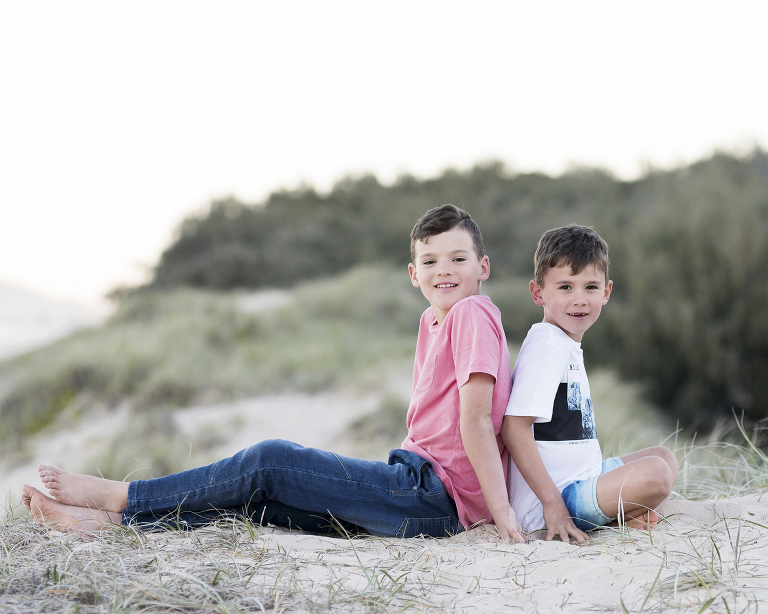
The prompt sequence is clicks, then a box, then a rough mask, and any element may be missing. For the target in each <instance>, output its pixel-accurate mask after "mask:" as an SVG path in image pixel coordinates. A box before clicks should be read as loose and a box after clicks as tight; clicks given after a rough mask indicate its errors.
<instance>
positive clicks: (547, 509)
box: [501, 415, 589, 544]
mask: <svg viewBox="0 0 768 614" xmlns="http://www.w3.org/2000/svg"><path fill="white" fill-rule="evenodd" d="M535 419H536V418H535V417H533V416H510V415H507V416H504V423H503V424H502V427H501V437H502V439H503V440H504V445H505V446H507V450H509V453H510V455H511V456H512V460H513V461H514V462H515V465H516V466H517V468H518V470H519V471H520V474H521V475H522V476H523V478H524V479H525V481H526V482H527V483H528V486H530V487H531V490H532V491H533V492H534V494H535V495H536V496H537V497H538V498H539V501H541V506H542V508H543V513H544V523H545V524H546V525H547V536H546V540H547V541H549V540H551V539H552V538H553V537H554V536H555V535H559V536H560V540H561V541H563V542H565V543H568V542H569V541H570V537H574V538H576V541H577V542H579V543H580V544H583V543H584V542H585V541H586V540H588V539H589V537H588V536H587V534H586V533H584V532H583V531H580V530H579V529H578V528H576V525H575V524H573V520H571V517H570V514H569V513H568V508H567V507H565V503H564V502H563V496H562V495H561V494H560V491H559V490H558V488H557V486H555V483H554V482H553V481H552V478H551V477H550V476H549V473H548V472H547V469H546V467H545V466H544V461H542V460H541V454H540V453H539V447H538V446H537V445H536V440H535V439H534V438H533V433H532V432H531V425H532V424H533V422H534V420H535Z"/></svg>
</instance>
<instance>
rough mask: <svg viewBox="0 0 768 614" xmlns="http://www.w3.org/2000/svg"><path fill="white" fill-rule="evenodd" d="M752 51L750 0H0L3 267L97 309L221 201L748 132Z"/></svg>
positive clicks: (738, 147)
mask: <svg viewBox="0 0 768 614" xmlns="http://www.w3.org/2000/svg"><path fill="white" fill-rule="evenodd" d="M767 58H768V3H765V2H763V1H753V2H750V1H743V2H711V1H706V0H699V1H696V2H668V1H664V2H654V1H651V2H648V1H646V2H643V3H625V2H615V0H610V1H605V2H578V1H573V2H525V3H523V2H511V1H504V2H482V1H481V2H467V1H464V2H451V1H445V0H443V1H440V2H429V1H419V2H413V1H412V0H409V1H407V2H398V1H392V0H390V1H388V2H359V1H358V0H354V1H350V2H338V1H335V0H326V1H324V2H317V1H316V0H312V1H308V2H290V1H283V2H271V3H265V2H256V1H249V2H231V1H226V0H224V1H220V2H208V3H201V2H192V1H190V0H185V1H184V2H175V1H167V2H158V1H156V0H152V1H151V2H141V1H131V2H127V1H126V2H103V1H102V0H99V1H97V2H73V1H68V2H58V1H57V2H10V1H2V2H0V87H1V88H2V90H1V91H0V207H2V217H1V218H0V281H2V282H5V283H12V284H16V285H20V286H23V287H25V288H27V289H32V290H35V291H38V292H40V293H43V294H45V295H47V296H51V297H59V298H66V299H70V300H74V301H78V302H81V303H87V304H90V305H97V304H99V301H100V297H101V296H102V295H103V294H104V293H105V292H106V291H108V290H109V289H111V288H112V287H114V286H116V285H118V284H122V283H128V284H131V283H136V282H139V281H142V280H144V279H145V278H146V275H147V270H148V269H149V268H150V267H151V266H152V265H153V264H154V263H156V261H157V258H158V256H159V254H160V252H161V251H162V249H163V248H164V247H166V246H167V245H168V244H169V242H170V241H171V239H172V237H173V231H174V229H175V227H176V226H177V225H178V223H179V222H180V221H181V219H182V218H183V217H185V216H186V215H188V214H190V213H191V212H194V211H198V210H201V209H202V208H204V207H205V206H206V205H207V204H208V203H209V202H210V200H211V199H213V198H221V197H224V196H227V195H231V194H232V195H235V196H237V197H238V198H240V199H244V200H246V201H251V202H257V201H261V200H262V199H263V198H264V197H265V196H266V195H267V194H268V193H269V192H270V191H272V190H274V189H277V188H281V187H288V188H293V187H297V186H298V185H300V184H301V183H302V182H307V183H311V184H314V185H315V186H317V187H319V188H320V189H327V188H329V187H330V186H331V185H332V184H333V183H334V182H335V181H336V180H338V179H340V178H342V177H343V176H345V175H348V174H359V173H363V172H369V171H371V172H374V173H375V174H377V175H378V176H379V178H380V179H381V180H382V181H385V182H389V181H392V180H393V179H394V178H395V177H397V175H398V174H399V173H402V172H410V173H413V174H415V175H417V176H421V177H426V176H433V175H435V174H437V173H439V172H440V171H441V170H442V169H444V168H446V167H449V166H450V167H457V168H460V169H462V168H467V167H469V166H471V165H472V164H474V163H476V162H478V161H483V160H488V159H491V158H494V159H500V160H502V161H504V162H505V163H506V164H507V165H508V167H509V168H510V169H512V170H521V171H530V170H543V171H546V172H550V173H559V172H561V171H562V170H564V169H566V168H568V166H569V165H572V164H586V165H597V166H601V167H605V168H608V169H611V170H613V171H614V172H615V173H616V174H618V175H620V176H622V177H627V178H632V177H637V176H638V175H639V174H640V173H641V172H642V169H643V168H645V165H647V164H649V163H650V164H653V165H655V166H660V167H670V166H673V165H676V164H680V163H684V162H690V161H692V160H695V159H698V158H701V157H704V156H707V155H709V154H710V153H711V152H712V151H713V150H714V149H715V148H724V149H727V150H730V151H735V152H745V151H749V150H750V149H751V148H752V147H753V146H754V145H756V144H757V145H761V146H762V147H766V145H768V113H766V111H765V109H766V108H768V100H767V98H768V95H767V94H768V79H766V59H767ZM430 204H431V203H425V207H426V206H428V205H430ZM467 206H468V208H469V209H470V211H471V205H470V204H469V203H468V204H467Z"/></svg>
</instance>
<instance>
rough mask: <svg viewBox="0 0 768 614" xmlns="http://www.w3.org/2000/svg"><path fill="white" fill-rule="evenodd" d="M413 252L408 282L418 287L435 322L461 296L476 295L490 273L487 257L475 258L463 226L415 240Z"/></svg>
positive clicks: (473, 247)
mask: <svg viewBox="0 0 768 614" xmlns="http://www.w3.org/2000/svg"><path fill="white" fill-rule="evenodd" d="M414 251H415V252H416V262H415V263H413V262H412V263H411V264H409V265H408V273H409V274H410V276H411V283H412V284H413V285H414V286H415V287H416V288H421V292H422V294H424V297H425V298H426V299H427V300H428V301H429V303H430V305H432V311H434V313H435V317H436V318H437V321H438V323H442V322H443V320H444V319H445V316H446V315H448V312H449V311H450V310H451V307H453V306H454V305H455V304H456V303H458V302H459V301H460V300H461V299H463V298H466V297H468V296H472V295H473V294H479V293H480V282H481V281H485V280H486V279H488V276H489V275H490V272H491V265H490V263H489V261H488V256H483V257H482V258H481V259H478V257H477V254H476V253H475V245H474V243H473V241H472V236H471V235H470V234H469V233H468V232H467V231H466V230H464V229H463V228H458V227H457V228H452V229H451V230H448V231H446V232H442V233H440V234H439V235H432V236H431V237H429V239H428V242H426V243H425V242H423V241H417V242H416V244H415V250H414Z"/></svg>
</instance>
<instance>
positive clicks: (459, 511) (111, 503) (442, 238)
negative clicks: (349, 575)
mask: <svg viewBox="0 0 768 614" xmlns="http://www.w3.org/2000/svg"><path fill="white" fill-rule="evenodd" d="M411 256H412V260H413V262H411V264H409V265H408V270H409V274H410V277H411V282H412V283H413V285H414V286H416V287H417V288H420V289H421V291H422V293H423V294H424V296H425V297H426V298H427V300H428V301H429V302H430V305H431V306H430V307H429V308H428V309H427V310H426V311H425V312H424V314H423V316H422V318H421V326H420V330H419V338H418V344H417V349H416V362H415V367H414V386H413V396H412V400H411V405H410V408H409V410H408V415H407V424H408V437H407V438H406V439H405V441H404V442H403V446H402V449H400V450H392V451H391V452H390V456H389V462H388V463H382V462H379V461H364V460H360V459H354V458H347V457H342V456H339V455H337V454H334V453H332V452H324V451H322V450H315V449H313V448H305V447H303V446H300V445H297V444H295V443H291V442H288V441H282V440H268V441H262V442H260V443H257V444H255V445H253V446H251V447H250V448H247V449H245V450H243V451H241V452H239V453H237V454H235V455H234V456H232V457H230V458H227V459H223V460H221V461H219V462H217V463H214V464H212V465H208V466H205V467H198V468H196V469H190V470H188V471H182V472H180V473H176V474H173V475H169V476H165V477H161V478H155V479H152V480H136V481H133V482H130V483H126V482H115V481H112V480H104V479H101V478H96V477H93V476H87V475H77V474H71V473H68V472H66V471H62V470H61V469H58V468H56V467H53V466H50V465H40V467H39V468H38V470H39V473H40V477H41V480H42V481H43V483H44V484H45V485H46V487H47V488H48V490H49V492H50V494H51V495H52V497H53V498H51V497H47V496H45V495H43V494H42V493H41V492H39V491H37V490H36V489H34V488H31V487H29V486H24V493H23V502H24V504H25V506H26V507H27V509H29V510H30V513H31V515H32V517H33V518H34V519H35V520H37V521H38V522H41V523H45V524H47V525H49V526H52V527H54V528H57V529H60V530H68V531H79V532H90V531H95V530H98V529H99V528H101V527H102V526H104V525H105V524H111V523H116V524H120V523H122V524H125V525H129V524H133V525H139V526H141V527H144V528H151V529H158V528H166V527H173V528H177V527H179V526H180V525H181V526H182V527H195V526H199V525H201V524H205V523H208V522H212V521H215V520H216V519H218V518H220V517H221V516H222V515H227V514H230V515H232V514H234V515H238V516H245V517H247V518H250V519H252V520H254V521H255V522H270V523H272V524H276V525H279V526H289V527H298V528H303V529H307V530H312V531H323V530H325V531H327V530H328V529H329V527H331V526H332V524H334V523H340V524H342V526H345V527H347V528H361V529H363V530H365V531H367V532H368V533H371V534H373V535H382V536H397V537H413V536H416V535H430V536H434V537H443V536H446V535H450V534H453V533H456V532H459V531H462V530H464V529H468V528H471V527H472V526H473V525H475V524H478V523H484V522H495V524H496V526H497V527H498V530H499V533H500V535H501V537H502V539H504V540H505V541H508V540H510V539H514V540H516V541H519V542H522V541H523V538H522V536H521V535H520V530H521V529H520V525H519V524H518V523H517V520H516V517H515V514H514V512H513V511H512V508H511V507H510V505H509V499H508V497H507V488H506V473H505V467H506V464H507V463H506V452H505V451H504V447H503V444H502V441H501V438H500V435H499V433H500V430H501V423H502V420H503V417H504V411H505V408H506V405H507V399H508V398H509V393H510V387H511V374H510V359H509V353H508V351H507V344H506V339H505V338H504V331H503V329H502V328H501V320H500V317H499V311H498V309H496V307H495V306H494V305H493V304H492V303H491V301H490V300H489V299H488V297H485V296H480V283H481V282H482V281H484V280H486V279H487V278H488V275H489V273H490V265H489V261H488V256H486V255H485V252H484V250H483V244H482V238H481V236H480V230H479V229H478V227H477V225H476V224H475V223H474V221H472V219H471V218H470V217H469V215H468V214H467V213H466V212H464V211H462V210H461V209H458V208H457V207H454V206H453V205H444V206H442V207H437V208H435V209H432V210H430V211H428V212H427V213H426V214H425V215H424V216H422V218H421V219H420V220H419V221H418V222H417V223H416V226H415V227H414V229H413V231H412V233H411ZM502 453H504V459H502Z"/></svg>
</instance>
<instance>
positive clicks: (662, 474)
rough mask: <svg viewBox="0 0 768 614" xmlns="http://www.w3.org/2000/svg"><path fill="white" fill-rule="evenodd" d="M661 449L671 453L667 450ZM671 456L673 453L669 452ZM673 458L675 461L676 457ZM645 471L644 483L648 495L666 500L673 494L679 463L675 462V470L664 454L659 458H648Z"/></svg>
mask: <svg viewBox="0 0 768 614" xmlns="http://www.w3.org/2000/svg"><path fill="white" fill-rule="evenodd" d="M660 449H661V450H666V451H667V452H669V450H667V449H666V448H660ZM669 454H672V453H671V452H669ZM672 458H673V459H674V455H673V456H672ZM643 470H644V471H643V482H644V483H645V488H646V489H647V491H648V495H649V496H652V497H654V498H661V499H666V498H667V497H668V496H669V493H670V492H672V487H673V486H674V485H675V480H676V479H677V461H675V464H674V470H673V468H672V467H671V466H670V463H669V462H668V460H667V459H666V458H665V457H664V454H663V453H660V454H659V455H658V456H656V455H654V456H648V457H646V458H645V459H644V462H643Z"/></svg>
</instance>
